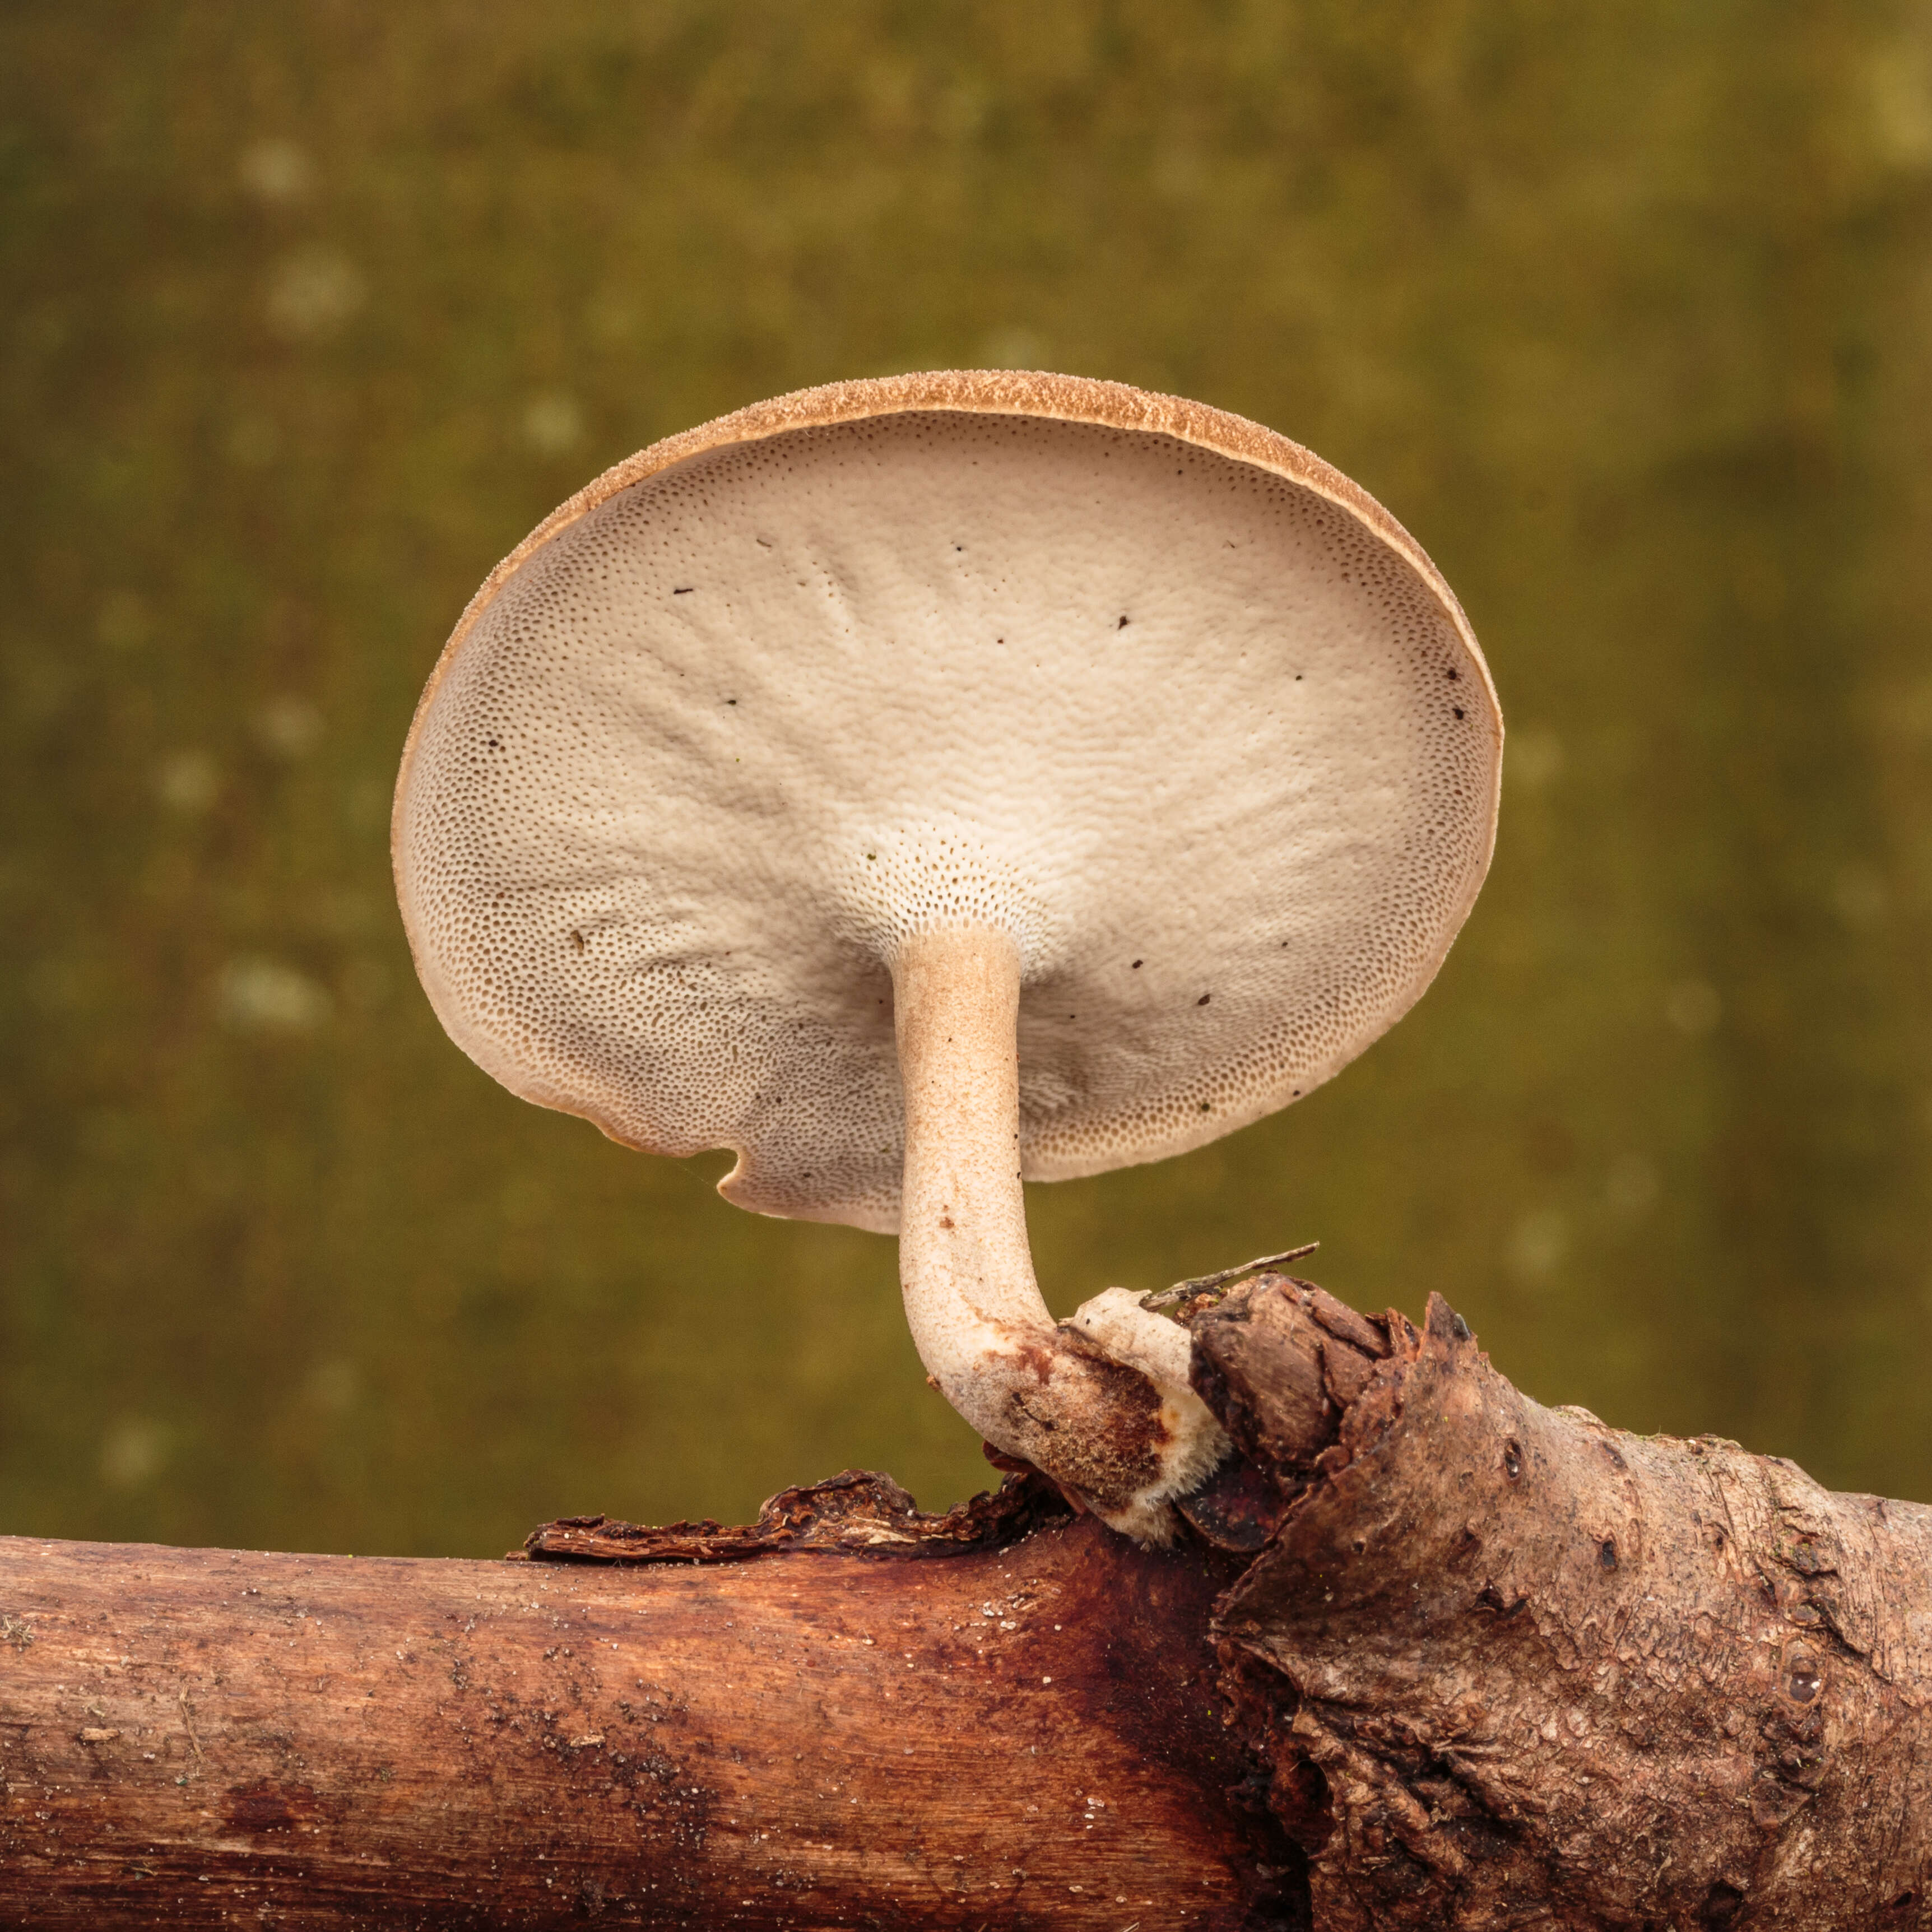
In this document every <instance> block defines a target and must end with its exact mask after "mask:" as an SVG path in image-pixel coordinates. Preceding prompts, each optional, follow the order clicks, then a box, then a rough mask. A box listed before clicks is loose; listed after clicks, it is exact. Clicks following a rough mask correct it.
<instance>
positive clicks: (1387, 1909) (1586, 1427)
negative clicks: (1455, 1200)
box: [1194, 1282, 1932, 1932]
mask: <svg viewBox="0 0 1932 1932" xmlns="http://www.w3.org/2000/svg"><path fill="white" fill-rule="evenodd" d="M1318 1295H1319V1291H1316V1290H1312V1289H1308V1288H1307V1287H1306V1286H1303V1285H1301V1284H1291V1283H1276V1282H1269V1283H1260V1284H1257V1285H1256V1286H1254V1287H1253V1288H1252V1289H1245V1290H1241V1291H1237V1292H1236V1293H1235V1295H1231V1296H1229V1298H1227V1300H1226V1301H1224V1302H1223V1303H1222V1304H1220V1305H1219V1306H1218V1307H1215V1308H1214V1309H1213V1310H1209V1311H1207V1312H1206V1313H1203V1314H1202V1315H1201V1316H1199V1317H1197V1318H1196V1322H1195V1323H1194V1335H1195V1342H1196V1386H1197V1388H1199V1390H1200V1391H1201V1393H1202V1396H1203V1397H1204V1398H1205V1400H1208V1402H1209V1403H1210V1405H1211V1406H1213V1407H1214V1408H1215V1409H1217V1412H1219V1413H1220V1415H1221V1416H1222V1418H1223V1421H1224V1423H1225V1424H1226V1426H1227V1427H1228V1429H1229V1432H1230V1433H1231V1434H1232V1435H1233V1436H1234V1437H1235V1439H1236V1441H1237V1442H1238V1443H1240V1445H1241V1447H1242V1448H1243V1449H1244V1451H1245V1452H1246V1453H1247V1454H1250V1455H1253V1456H1255V1457H1257V1458H1258V1460H1260V1461H1261V1462H1262V1464H1263V1465H1264V1466H1265V1468H1266V1469H1268V1471H1269V1472H1270V1473H1271V1474H1272V1475H1274V1476H1275V1477H1276V1478H1277V1481H1279V1482H1280V1484H1281V1485H1282V1486H1283V1489H1284V1490H1285V1492H1286V1493H1288V1494H1289V1496H1292V1501H1291V1502H1289V1503H1288V1505H1287V1506H1286V1509H1285V1512H1284V1514H1283V1517H1282V1520H1281V1522H1280V1526H1279V1529H1278V1530H1277V1534H1276V1535H1275V1538H1274V1541H1272V1543H1271V1545H1270V1547H1268V1549H1267V1550H1265V1552H1264V1553H1262V1555H1261V1556H1260V1557H1259V1559H1257V1560H1256V1562H1254V1563H1253V1565H1251V1566H1250V1568H1249V1569H1248V1570H1247V1571H1246V1572H1245V1574H1244V1575H1243V1577H1241V1580H1240V1581H1239V1582H1238V1583H1237V1584H1236V1585H1235V1587H1234V1588H1233V1589H1232V1590H1231V1591H1230V1592H1229V1593H1228V1595H1227V1596H1226V1598H1224V1599H1223V1601H1222V1603H1221V1604H1220V1607H1219V1609H1218V1612H1217V1623H1216V1628H1217V1631H1219V1632H1220V1635H1221V1637H1222V1638H1223V1659H1224V1664H1225V1667H1226V1668H1225V1675H1224V1683H1225V1685H1226V1688H1227V1689H1228V1690H1229V1694H1230V1695H1231V1697H1232V1699H1233V1700H1234V1703H1235V1709H1236V1712H1237V1714H1238V1715H1237V1721H1238V1724H1239V1726H1240V1727H1241V1729H1242V1730H1243V1731H1244V1733H1246V1735H1247V1736H1248V1737H1249V1738H1250V1740H1251V1741H1252V1742H1253V1743H1254V1744H1255V1745H1256V1746H1257V1747H1258V1748H1260V1749H1262V1750H1263V1751H1265V1752H1266V1754H1268V1756H1269V1757H1270V1758H1271V1760H1272V1762H1273V1764H1274V1785H1273V1789H1272V1792H1271V1803H1272V1805H1273V1806H1274V1809H1275V1811H1276V1812H1277V1816H1279V1817H1280V1818H1282V1820H1283V1822H1284V1823H1286V1824H1287V1825H1288V1826H1289V1829H1291V1830H1292V1831H1293V1832H1295V1835H1296V1836H1297V1837H1298V1838H1299V1839H1300V1841H1301V1843H1303V1844H1304V1846H1305V1847H1306V1848H1307V1850H1308V1852H1309V1853H1310V1885H1311V1892H1312V1903H1313V1912H1314V1922H1315V1924H1316V1925H1317V1926H1318V1927H1322V1928H1323V1929H1324V1932H1358V1928H1360V1932H1367V1928H1369V1927H1418V1928H1420V1927H1450V1926H1453V1927H1459V1928H1471V1932H1474V1928H1486V1927H1504V1926H1511V1927H1514V1926H1520V1925H1525V1924H1532V1923H1534V1924H1538V1925H1539V1926H1544V1925H1547V1926H1550V1927H1576V1928H1579V1932H1581V1928H1583V1927H1592V1928H1594V1927H1603V1926H1628V1927H1657V1928H1660V1932H1661V1928H1662V1927H1666V1926H1673V1927H1680V1928H1684V1932H1688V1928H1691V1927H1720V1926H1721V1927H1728V1928H1731V1932H1745V1928H1748V1927H1759V1926H1771V1925H1776V1926H1778V1927H1781V1928H1803V1929H1804V1932H1824V1928H1841V1927H1861V1928H1863V1927H1892V1926H1897V1927H1903V1926H1921V1927H1922V1926H1924V1925H1927V1924H1932V1888H1928V1882H1927V1880H1928V1876H1929V1875H1932V1724H1928V1721H1927V1700H1928V1695H1932V1668H1929V1667H1932V1656H1929V1655H1928V1646H1932V1510H1927V1509H1925V1508H1921V1507H1919V1506H1918V1505H1912V1504H1907V1503H1897V1502H1885V1501H1883V1500H1881V1499H1878V1498H1875V1497H1870V1496H1840V1495H1834V1494H1832V1493H1829V1492H1828V1491H1826V1490H1823V1489H1821V1488H1820V1487H1819V1486H1818V1485H1817V1484H1815V1483H1814V1482H1813V1481H1811V1479H1810V1478H1808V1477H1807V1476H1805V1475H1804V1473H1803V1472H1802V1471H1800V1470H1799V1469H1797V1468H1796V1466H1794V1465H1793V1464H1792V1463H1789V1462H1787V1461H1784V1460H1781V1459H1780V1458H1777V1457H1758V1456H1751V1455H1748V1454H1745V1452H1744V1451H1742V1449H1740V1448H1739V1447H1738V1445H1736V1444H1735V1443H1731V1442H1723V1441H1720V1440H1718V1439H1713V1438H1703V1439H1696V1440H1692V1441H1679V1440H1676V1439H1673V1438H1670V1437H1663V1436H1659V1437H1650V1438H1643V1437H1637V1436H1629V1435H1626V1434H1624V1433H1622V1432H1619V1431H1618V1430H1613V1429H1610V1428H1609V1427H1607V1426H1606V1425H1605V1424H1603V1423H1601V1422H1600V1421H1598V1419H1597V1418H1595V1417H1594V1416H1592V1415H1589V1414H1588V1413H1587V1412H1585V1411H1583V1410H1580V1409H1545V1408H1544V1407H1543V1406H1541V1404H1539V1403H1535V1402H1533V1401H1532V1400H1529V1398H1528V1397H1526V1396H1524V1395H1522V1394H1520V1393H1519V1392H1518V1391H1517V1390H1516V1389H1514V1388H1512V1387H1511V1385H1510V1384H1509V1383H1508V1382H1507V1381H1505V1379H1504V1378H1503V1377H1502V1376H1500V1375H1499V1374H1498V1373H1496V1370H1494V1369H1493V1367H1491V1366H1490V1362H1489V1361H1488V1358H1487V1356H1485V1355H1484V1354H1483V1352H1481V1349H1478V1346H1476V1344H1475V1341H1474V1340H1473V1338H1472V1337H1471V1336H1470V1334H1469V1330H1468V1328H1467V1327H1466V1325H1465V1324H1464V1323H1463V1322H1462V1320H1461V1319H1460V1317H1459V1316H1457V1315H1455V1314H1454V1312H1453V1311H1452V1310H1451V1309H1450V1308H1449V1307H1448V1304H1447V1303H1445V1302H1444V1301H1442V1299H1441V1298H1439V1297H1435V1296H1432V1297H1431V1298H1430V1305H1429V1313H1428V1317H1427V1321H1426V1322H1425V1324H1424V1327H1423V1328H1422V1329H1421V1330H1420V1331H1418V1330H1417V1329H1416V1328H1414V1327H1413V1326H1412V1325H1411V1324H1409V1323H1408V1322H1406V1321H1405V1320H1403V1318H1401V1317H1400V1316H1393V1315H1392V1316H1390V1317H1388V1318H1386V1319H1385V1321H1384V1322H1382V1323H1380V1324H1370V1323H1367V1322H1363V1321H1362V1319H1361V1318H1360V1317H1352V1321H1353V1322H1355V1323H1357V1324H1359V1327H1357V1328H1355V1329H1354V1330H1353V1332H1352V1334H1349V1335H1337V1334H1334V1333H1333V1332H1332V1331H1331V1329H1330V1328H1328V1327H1327V1326H1325V1321H1324V1313H1323V1310H1322V1302H1318V1301H1317V1296H1318ZM1326 1300H1327V1298H1322V1301H1323V1302H1325V1301H1326ZM1334 1307H1337V1308H1340V1304H1334ZM1344 1313H1345V1314H1346V1313H1348V1311H1344ZM1343 1326H1345V1327H1346V1324H1344V1325H1343ZM1378 1356H1379V1359H1377V1358H1378ZM1338 1364H1339V1365H1340V1366H1339V1374H1338V1372H1337V1365H1338ZM1352 1378H1358V1379H1357V1380H1356V1381H1355V1385H1354V1387H1353V1388H1352V1389H1351V1388H1349V1387H1348V1386H1347V1384H1348V1382H1349V1380H1350V1379H1352Z"/></svg>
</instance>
